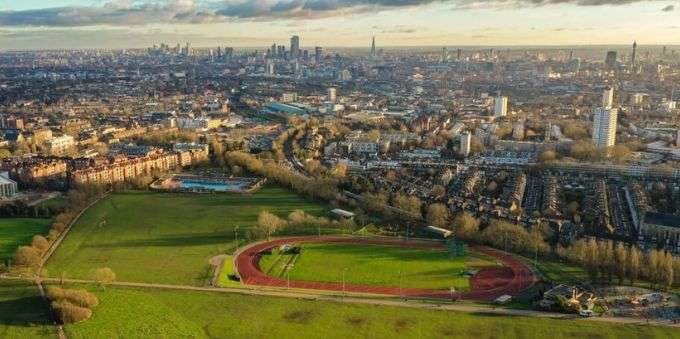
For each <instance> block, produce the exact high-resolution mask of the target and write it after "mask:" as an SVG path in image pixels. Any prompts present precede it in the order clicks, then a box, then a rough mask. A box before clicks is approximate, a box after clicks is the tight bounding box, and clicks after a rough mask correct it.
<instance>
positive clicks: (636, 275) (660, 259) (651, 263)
mask: <svg viewBox="0 0 680 339" xmlns="http://www.w3.org/2000/svg"><path fill="white" fill-rule="evenodd" d="M480 224H481V223H480V221H479V220H477V219H476V218H475V217H474V216H472V215H471V214H469V213H467V212H463V213H460V214H458V215H457V216H456V217H455V218H453V221H452V223H451V227H452V228H453V230H454V232H455V235H456V237H458V238H460V239H463V240H466V241H471V242H476V243H482V244H486V245H489V246H492V247H495V248H499V249H504V250H506V251H510V252H515V253H523V254H527V255H529V256H534V255H541V256H545V255H549V256H553V257H557V258H559V259H562V260H566V261H568V262H570V263H572V264H575V265H578V266H580V267H583V268H584V270H585V271H586V273H587V274H588V277H589V279H590V280H591V281H593V282H598V281H599V282H607V283H611V282H612V281H613V280H614V278H616V279H618V282H619V283H620V284H622V283H624V281H625V280H628V281H629V282H630V284H633V283H635V282H636V281H637V280H638V279H641V278H642V279H645V280H646V281H649V282H650V283H651V284H652V286H653V287H654V286H656V287H665V288H668V287H671V286H673V284H676V285H678V284H680V258H676V257H673V256H672V255H671V254H670V253H668V252H666V251H662V250H651V251H649V252H647V253H643V252H642V251H640V249H638V248H637V247H636V246H634V245H632V246H628V245H625V244H623V243H621V242H618V243H617V242H614V241H612V240H602V239H600V240H595V239H594V238H590V239H580V240H578V241H576V242H574V244H572V245H571V246H562V245H559V244H558V245H557V247H555V248H554V249H553V248H552V247H551V246H550V245H549V243H548V242H547V241H546V239H549V238H551V237H552V232H551V230H550V228H549V227H548V226H547V225H546V224H539V225H538V226H536V227H534V228H532V229H531V230H526V229H525V228H524V227H522V226H519V225H515V224H511V223H508V222H505V221H501V220H492V221H491V222H490V223H489V225H488V226H486V227H485V228H484V229H482V230H481V231H480Z"/></svg>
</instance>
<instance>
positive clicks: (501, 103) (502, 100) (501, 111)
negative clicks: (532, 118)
mask: <svg viewBox="0 0 680 339" xmlns="http://www.w3.org/2000/svg"><path fill="white" fill-rule="evenodd" d="M493 115H494V116H495V117H496V118H500V117H504V116H507V115H508V97H502V96H497V97H496V99H494V109H493Z"/></svg>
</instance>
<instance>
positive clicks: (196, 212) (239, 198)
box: [47, 187, 326, 285]
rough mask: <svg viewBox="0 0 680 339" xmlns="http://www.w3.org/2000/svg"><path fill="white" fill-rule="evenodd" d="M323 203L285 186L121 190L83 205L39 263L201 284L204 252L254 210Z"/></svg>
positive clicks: (227, 245) (206, 276) (123, 277)
mask: <svg viewBox="0 0 680 339" xmlns="http://www.w3.org/2000/svg"><path fill="white" fill-rule="evenodd" d="M296 209H301V210H304V211H306V212H308V213H311V214H317V215H323V214H325V213H326V208H325V207H324V206H323V205H321V204H317V203H313V202H310V201H308V200H306V199H304V198H302V197H300V196H298V195H296V194H294V193H292V192H290V191H288V190H285V189H280V188H269V187H268V188H263V189H262V190H260V191H259V192H258V193H256V194H254V195H251V196H248V195H245V196H244V195H226V194H205V195H195V194H173V193H153V192H127V193H119V194H114V195H112V196H110V197H108V198H106V199H104V200H103V201H101V202H100V203H98V204H97V205H95V206H93V207H92V208H91V209H89V210H88V211H87V212H86V213H85V214H84V215H83V217H82V218H81V219H80V220H79V221H78V223H77V224H76V225H74V227H73V229H72V230H71V232H70V233H69V235H68V236H67V238H66V239H65V241H64V242H63V243H62V245H61V246H60V247H59V249H58V251H57V252H56V253H55V256H53V257H52V259H51V260H50V261H49V263H48V265H47V272H48V273H49V274H50V275H52V276H60V275H61V274H62V273H63V274H64V276H66V277H71V278H84V279H88V278H92V274H93V271H94V270H95V269H97V268H99V267H110V268H111V269H112V270H113V271H114V272H115V273H116V275H117V279H118V280H119V281H134V282H153V283H165V284H189V285H205V284H207V283H208V282H209V280H210V278H211V277H212V268H211V266H210V265H209V262H208V261H209V260H210V258H211V257H213V256H215V255H218V254H224V253H231V252H232V251H233V249H234V247H235V245H236V244H235V242H234V227H235V226H239V230H240V231H239V237H240V239H243V237H244V235H245V233H246V230H247V228H248V227H250V226H253V225H254V224H255V223H256V222H257V216H258V214H259V212H260V211H263V210H267V211H270V212H273V213H276V214H278V215H280V216H282V217H285V216H287V214H288V213H290V212H292V211H293V210H296Z"/></svg>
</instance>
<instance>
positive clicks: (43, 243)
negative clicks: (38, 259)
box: [31, 235, 50, 253]
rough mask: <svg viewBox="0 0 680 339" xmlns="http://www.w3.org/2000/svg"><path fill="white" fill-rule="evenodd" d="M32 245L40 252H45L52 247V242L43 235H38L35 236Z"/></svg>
mask: <svg viewBox="0 0 680 339" xmlns="http://www.w3.org/2000/svg"><path fill="white" fill-rule="evenodd" d="M31 246H32V247H33V248H35V249H36V250H38V252H40V253H45V251H47V249H48V248H49V247H50V243H49V241H47V239H45V237H43V236H42V235H36V236H33V242H32V243H31Z"/></svg>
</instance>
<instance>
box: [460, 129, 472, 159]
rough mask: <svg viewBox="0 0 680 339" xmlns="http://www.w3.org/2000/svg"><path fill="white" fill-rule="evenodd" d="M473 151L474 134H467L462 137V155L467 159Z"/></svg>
mask: <svg viewBox="0 0 680 339" xmlns="http://www.w3.org/2000/svg"><path fill="white" fill-rule="evenodd" d="M471 149H472V134H470V132H465V133H463V134H461V135H460V154H461V155H463V156H465V157H467V156H469V155H470V151H471Z"/></svg>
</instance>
